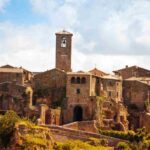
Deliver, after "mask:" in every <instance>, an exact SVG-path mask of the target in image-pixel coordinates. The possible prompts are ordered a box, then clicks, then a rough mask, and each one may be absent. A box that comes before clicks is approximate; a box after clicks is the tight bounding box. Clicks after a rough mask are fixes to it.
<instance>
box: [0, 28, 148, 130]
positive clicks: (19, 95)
mask: <svg viewBox="0 0 150 150" xmlns="http://www.w3.org/2000/svg"><path fill="white" fill-rule="evenodd" d="M72 36H73V34H72V33H69V32H67V31H64V30H63V31H61V32H58V33H56V65H55V68H53V69H51V70H47V71H44V72H32V71H28V70H26V69H24V68H22V67H20V68H18V67H14V66H11V65H5V66H1V67H0V114H5V112H6V111H7V110H10V109H11V110H14V111H15V112H16V113H17V114H18V115H19V116H20V117H27V118H30V119H31V120H33V121H35V122H37V123H38V124H41V125H45V124H46V125H58V126H60V125H65V124H70V123H72V122H84V128H83V129H82V130H88V131H90V130H91V132H92V131H93V130H94V129H93V128H92V127H91V125H92V124H94V125H95V124H96V125H97V126H98V127H100V128H102V129H113V130H119V131H127V130H129V129H132V130H136V129H137V128H141V127H143V126H145V127H146V129H147V130H148V131H150V126H149V124H150V70H148V69H145V68H141V67H139V66H131V67H129V66H125V68H122V69H120V70H115V71H113V73H112V74H108V73H106V72H103V71H101V70H99V69H98V68H93V69H91V70H89V71H88V72H85V71H78V72H73V71H72V69H71V60H72V59H71V58H72V57H71V56H72Z"/></svg>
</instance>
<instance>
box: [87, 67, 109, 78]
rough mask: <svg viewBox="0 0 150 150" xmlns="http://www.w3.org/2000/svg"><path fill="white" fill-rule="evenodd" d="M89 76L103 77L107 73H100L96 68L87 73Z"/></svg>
mask: <svg viewBox="0 0 150 150" xmlns="http://www.w3.org/2000/svg"><path fill="white" fill-rule="evenodd" d="M89 72H90V73H91V74H93V75H95V76H99V77H102V76H105V75H108V74H107V73H105V72H103V71H101V70H98V69H97V68H94V69H93V70H90V71H89Z"/></svg>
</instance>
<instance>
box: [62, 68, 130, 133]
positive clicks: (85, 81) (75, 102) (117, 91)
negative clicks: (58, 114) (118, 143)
mask: <svg viewBox="0 0 150 150" xmlns="http://www.w3.org/2000/svg"><path fill="white" fill-rule="evenodd" d="M94 72H95V71H94ZM97 72H99V73H100V72H101V71H98V70H97ZM99 75H100V76H95V75H94V74H92V72H71V73H67V86H66V87H67V88H66V92H67V93H66V105H65V109H64V111H63V112H64V114H63V123H70V122H73V121H82V120H84V121H87V120H94V119H97V115H98V116H99V115H100V112H99V110H98V111H96V110H97V109H102V108H104V109H103V113H105V116H104V117H102V118H101V120H103V121H104V122H103V124H102V125H101V127H102V126H106V124H107V126H108V129H110V128H111V124H109V123H106V122H107V121H110V120H111V122H112V124H115V123H116V124H117V123H119V122H122V124H123V126H124V127H123V128H122V129H123V130H125V129H127V128H128V121H127V114H128V113H127V110H126V108H124V106H123V104H122V79H121V78H120V77H117V76H110V75H103V76H102V74H99ZM97 97H103V98H104V102H103V104H102V105H103V106H102V108H98V105H97ZM109 106H111V107H109ZM110 109H111V110H110ZM108 111H109V112H108ZM110 111H111V112H110ZM110 113H111V114H110ZM115 117H116V118H118V119H115ZM120 118H121V119H122V120H121V119H120Z"/></svg>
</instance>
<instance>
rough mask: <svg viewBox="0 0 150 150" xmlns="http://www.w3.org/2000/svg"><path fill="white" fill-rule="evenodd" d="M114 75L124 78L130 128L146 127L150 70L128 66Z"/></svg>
mask: <svg viewBox="0 0 150 150" xmlns="http://www.w3.org/2000/svg"><path fill="white" fill-rule="evenodd" d="M114 73H115V74H117V75H120V76H122V77H123V78H124V80H123V101H124V104H125V105H126V106H127V107H128V112H129V114H130V115H129V118H128V120H129V128H131V129H136V128H139V127H142V126H144V124H145V123H144V120H143V118H144V116H147V119H148V115H146V113H147V112H149V110H150V109H149V108H150V106H149V103H150V70H147V69H144V68H141V67H138V66H132V67H128V66H126V68H124V69H120V70H118V71H114ZM143 112H144V113H143ZM141 120H143V121H141Z"/></svg>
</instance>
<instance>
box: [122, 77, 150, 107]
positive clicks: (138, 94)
mask: <svg viewBox="0 0 150 150" xmlns="http://www.w3.org/2000/svg"><path fill="white" fill-rule="evenodd" d="M149 81H150V78H149ZM123 87H124V90H123V97H124V102H125V104H126V105H128V106H129V105H132V104H134V105H136V106H137V107H138V109H139V110H144V109H145V103H146V101H147V100H149V99H150V84H149V83H147V82H143V81H141V80H140V79H138V78H134V79H128V80H125V81H124V83H123Z"/></svg>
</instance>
